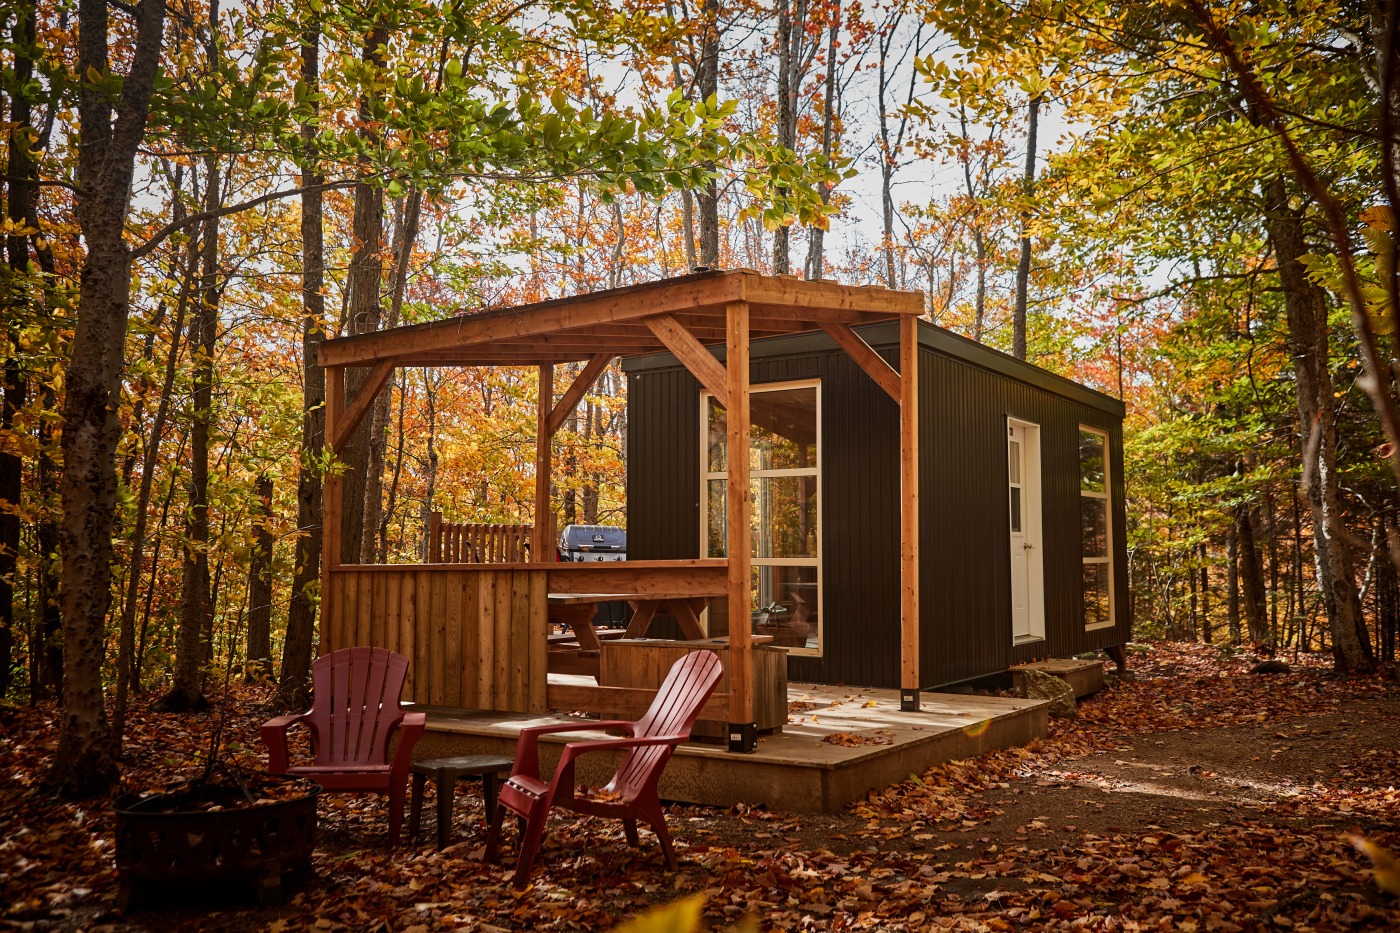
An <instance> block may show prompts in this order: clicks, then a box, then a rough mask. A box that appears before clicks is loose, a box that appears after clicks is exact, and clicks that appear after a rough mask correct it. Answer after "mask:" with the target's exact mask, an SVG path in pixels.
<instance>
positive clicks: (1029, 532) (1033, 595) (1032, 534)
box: [1003, 415, 1045, 645]
mask: <svg viewBox="0 0 1400 933" xmlns="http://www.w3.org/2000/svg"><path fill="white" fill-rule="evenodd" d="M1013 428H1020V429H1021V460H1022V470H1021V516H1022V528H1023V529H1024V530H1023V534H1024V535H1025V542H1026V544H1027V545H1029V546H1028V547H1027V548H1026V551H1027V553H1026V615H1027V623H1028V625H1027V627H1028V629H1029V630H1030V634H1028V635H1017V634H1016V619H1015V616H1014V609H1013V608H1012V607H1011V606H1010V604H1009V603H1008V609H1011V611H1012V613H1013V614H1012V616H1011V617H1010V618H1009V619H1008V621H1009V623H1010V628H1011V644H1012V645H1028V644H1032V643H1033V642H1038V641H1044V640H1045V535H1044V522H1043V517H1044V512H1043V507H1042V502H1043V499H1044V488H1045V478H1044V474H1043V473H1042V469H1041V463H1042V460H1041V456H1040V450H1041V430H1040V425H1038V424H1036V423H1035V422H1034V421H1026V420H1024V419H1022V418H1016V417H1013V416H1010V415H1008V416H1007V418H1006V430H1005V432H1004V433H1003V437H1004V438H1005V444H1006V446H1005V450H1006V483H1005V484H1004V485H1005V488H1006V490H1007V493H1006V495H1007V506H1006V508H1007V512H1006V521H1005V524H1004V525H1003V527H1004V528H1005V529H1006V538H1005V540H1006V548H1007V550H1006V551H1005V552H1004V553H1005V554H1006V555H1007V562H1008V564H1010V563H1011V551H1010V548H1011V498H1010V497H1011V432H1012V429H1013ZM1007 585H1008V597H1009V596H1010V589H1009V588H1010V585H1011V578H1010V576H1009V574H1008V577H1007Z"/></svg>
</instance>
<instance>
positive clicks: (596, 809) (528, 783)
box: [486, 651, 723, 888]
mask: <svg viewBox="0 0 1400 933" xmlns="http://www.w3.org/2000/svg"><path fill="white" fill-rule="evenodd" d="M722 675H723V667H722V665H721V664H720V660H719V656H718V655H716V654H715V653H714V652H713V651H692V652H691V653H690V654H688V655H686V656H685V657H683V658H681V659H680V660H679V661H677V662H676V663H675V664H673V665H672V666H671V670H670V672H669V673H668V674H667V675H666V680H665V681H664V682H663V683H662V684H661V689H660V690H658V691H657V693H656V699H654V700H652V703H651V708H650V709H648V710H647V712H646V715H645V716H643V717H642V718H641V719H638V720H637V721H636V722H629V721H626V720H603V721H601V722H590V723H587V724H586V725H585V724H580V725H557V726H529V727H526V728H524V729H521V730H520V739H519V742H518V743H517V744H516V748H515V768H514V770H513V771H512V772H511V776H510V778H509V779H507V781H506V782H505V784H504V785H503V786H502V787H501V790H500V793H499V794H498V795H497V797H496V812H495V813H494V814H492V817H491V830H490V833H489V834H488V835H487V837H486V861H488V862H494V861H495V860H496V851H497V846H498V845H499V844H500V840H501V824H502V823H504V821H505V816H506V813H507V812H510V813H514V814H515V815H516V816H517V817H519V818H520V819H521V820H522V826H521V836H520V858H519V861H517V862H516V865H515V886H516V887H517V888H523V887H525V884H526V882H528V881H529V878H530V870H531V868H532V867H533V866H534V862H535V853H536V852H537V851H538V850H539V845H540V838H541V837H542V836H543V835H544V824H545V819H546V818H547V817H548V816H549V809H550V807H554V806H561V807H567V808H569V809H570V810H574V811H577V812H579V813H587V814H589V815H592V816H603V817H609V818H612V819H620V820H622V826H623V830H624V832H626V834H627V842H628V844H629V845H633V846H636V845H638V844H639V843H638V839H637V820H639V819H642V820H646V822H647V823H649V824H650V825H651V828H652V829H653V830H654V831H655V832H656V838H657V839H659V840H660V841H661V850H662V852H664V853H665V856H666V865H667V866H668V867H669V868H670V869H671V870H672V871H674V870H675V868H676V853H675V850H674V849H673V848H672V846H671V836H670V834H669V833H668V832H667V831H666V816H665V814H664V813H663V812H662V810H661V800H660V798H659V797H658V796H657V792H656V785H657V782H658V781H659V780H660V779H661V771H662V769H664V768H665V767H666V762H667V761H669V760H670V759H671V752H673V751H675V748H676V746H677V745H678V744H680V743H681V742H683V741H685V740H686V739H688V738H690V730H691V728H692V727H693V726H694V725H695V720H696V718H697V717H698V716H699V715H700V708H701V707H702V706H704V705H705V701H706V700H708V699H709V698H710V694H711V693H713V692H714V690H715V686H716V685H717V684H718V683H719V680H720V677H721V676H722ZM596 729H623V730H626V731H627V732H628V733H629V734H630V737H629V738H620V739H594V740H591V741H586V742H571V743H569V744H568V745H565V746H564V752H563V754H562V755H561V756H560V758H559V764H558V765H557V766H556V767H555V769H554V778H553V780H551V781H549V782H548V783H546V782H545V781H543V780H542V779H541V778H540V764H539V738H540V736H542V735H550V734H554V733H561V732H581V731H585V730H587V731H592V730H596ZM609 749H627V750H628V751H627V756H626V757H625V758H623V759H622V765H621V766H620V767H619V768H618V769H617V773H616V774H615V775H613V779H612V780H611V781H610V782H608V785H607V786H606V787H604V788H603V793H602V795H600V797H597V798H593V797H580V796H578V794H577V793H576V792H575V787H574V763H575V762H576V761H577V759H578V758H579V756H580V755H584V754H587V753H588V752H597V751H606V750H609Z"/></svg>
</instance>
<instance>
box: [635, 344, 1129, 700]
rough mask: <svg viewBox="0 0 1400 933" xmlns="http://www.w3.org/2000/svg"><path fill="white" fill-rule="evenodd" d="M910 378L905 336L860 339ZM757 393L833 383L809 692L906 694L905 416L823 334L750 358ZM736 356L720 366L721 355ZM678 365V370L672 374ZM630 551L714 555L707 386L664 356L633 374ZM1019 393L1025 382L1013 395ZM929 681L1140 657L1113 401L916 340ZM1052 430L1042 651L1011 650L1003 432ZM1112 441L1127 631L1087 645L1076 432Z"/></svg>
mask: <svg viewBox="0 0 1400 933" xmlns="http://www.w3.org/2000/svg"><path fill="white" fill-rule="evenodd" d="M862 333H863V334H864V335H865V337H866V339H867V340H868V341H869V342H870V343H871V344H872V345H873V346H874V347H875V348H876V349H877V350H878V351H880V353H881V355H882V356H884V357H885V358H886V359H887V360H889V361H890V363H891V365H895V366H897V364H898V353H897V327H896V326H893V325H878V326H873V327H870V328H864V329H862ZM752 352H753V359H752V366H751V378H752V380H753V382H754V383H755V384H757V383H765V382H787V381H792V380H800V379H813V378H815V379H820V380H821V383H822V388H821V405H822V441H823V448H822V451H821V456H822V466H821V472H822V490H821V492H822V501H821V508H822V549H823V553H822V564H823V566H822V588H823V596H822V599H823V605H822V618H823V626H824V646H823V654H822V656H821V657H808V656H802V655H793V656H792V657H791V659H790V661H789V676H790V678H791V679H792V680H795V681H811V682H818V683H835V684H851V685H853V686H867V685H868V686H881V687H898V686H899V511H898V509H899V413H898V408H897V406H896V404H895V402H894V401H893V400H892V399H890V398H889V396H887V395H885V393H883V392H882V391H880V389H879V388H877V387H876V385H875V383H874V382H873V381H872V380H871V379H870V378H869V377H868V376H866V375H865V373H864V372H862V371H861V370H860V369H859V367H857V366H856V364H855V363H854V362H852V361H851V360H850V359H849V357H847V356H846V355H845V353H844V352H842V351H840V350H839V349H837V348H836V347H835V346H834V344H832V343H831V341H830V340H829V338H827V337H826V336H825V335H802V336H800V337H786V338H776V339H774V340H768V341H756V342H755V343H754V345H753V351H752ZM721 354H722V351H721ZM668 364H669V365H668ZM625 368H626V369H627V370H628V412H629V415H628V439H627V447H628V450H627V463H628V482H627V502H628V552H629V556H630V557H632V558H634V559H638V560H645V559H679V558H693V557H699V556H702V555H700V553H699V552H700V406H699V394H700V386H699V383H697V382H696V380H695V379H694V378H693V377H692V376H691V375H690V374H689V373H687V372H685V371H684V370H683V369H680V368H678V367H676V366H675V364H674V361H673V360H670V359H669V358H667V357H664V356H662V357H648V358H642V359H633V360H629V361H627V364H626V366H625ZM1017 376H1021V377H1022V378H1016V377H1017ZM919 378H920V389H919V391H920V400H919V410H920V428H919V434H920V436H919V446H920V465H921V481H920V493H921V499H922V513H921V515H920V522H919V526H920V543H921V577H920V589H921V596H920V599H921V611H920V614H921V626H920V628H921V637H920V654H921V657H920V672H921V678H920V679H921V682H922V683H923V684H924V685H925V686H939V685H944V684H950V683H955V682H958V681H962V680H967V679H970V678H974V677H979V676H983V675H987V674H993V673H997V672H999V671H1002V670H1005V669H1006V667H1007V666H1008V665H1009V664H1012V663H1017V662H1020V661H1026V660H1033V659H1036V658H1044V657H1065V656H1069V655H1072V654H1077V653H1080V652H1083V651H1087V650H1092V649H1096V648H1102V647H1105V646H1107V645H1116V644H1123V643H1125V642H1126V641H1127V640H1128V634H1127V633H1128V631H1129V629H1130V620H1129V617H1128V612H1129V608H1128V598H1127V586H1126V582H1127V550H1126V547H1125V544H1124V537H1123V535H1124V529H1125V520H1124V506H1123V501H1124V486H1123V474H1122V462H1123V457H1122V414H1121V411H1122V409H1121V405H1119V403H1117V402H1116V401H1115V400H1112V399H1109V398H1107V397H1105V396H1101V395H1099V394H1098V393H1094V392H1090V391H1089V390H1087V389H1084V388H1083V387H1081V386H1077V385H1074V384H1073V383H1070V382H1068V381H1066V380H1061V379H1059V377H1055V376H1052V375H1051V374H1049V373H1045V372H1044V371H1043V370H1039V369H1036V368H1035V367H1030V366H1027V365H1026V364H1023V363H1019V362H1017V361H1015V360H1011V359H1010V358H1008V357H1005V356H1004V355H1003V354H1000V353H997V352H996V351H993V350H988V349H986V348H983V347H980V346H977V345H975V344H972V343H971V342H970V341H965V340H962V339H961V338H957V337H955V336H954V335H952V334H949V333H947V332H946V331H941V330H939V329H937V328H935V327H933V326H932V325H927V324H923V325H922V326H921V327H920V373H919ZM1008 417H1014V418H1018V419H1021V420H1024V421H1030V422H1033V423H1036V424H1039V425H1040V428H1041V476H1042V503H1043V505H1042V529H1043V534H1042V542H1043V555H1044V559H1045V561H1046V563H1045V607H1046V639H1045V640H1044V641H1042V642H1034V643H1031V644H1028V645H1023V646H1020V647H1015V648H1013V646H1012V644H1011V634H1010V632H1011V621H1010V556H1009V547H1008V539H1007V526H1008V514H1007V509H1008V504H1007V491H1006V490H1007V487H1006V440H1005V436H1006V419H1007V418H1008ZM1081 423H1082V424H1086V425H1090V426H1093V427H1097V428H1100V429H1103V430H1106V431H1107V432H1108V435H1109V449H1110V470H1111V472H1112V483H1113V493H1114V494H1113V508H1112V522H1113V531H1112V534H1113V552H1114V553H1113V556H1114V597H1115V602H1116V609H1115V611H1116V613H1117V616H1116V618H1117V620H1118V624H1117V625H1115V626H1114V627H1113V628H1110V629H1105V630H1102V631H1098V632H1085V631H1083V628H1082V625H1081V624H1080V621H1079V620H1080V617H1081V616H1080V607H1079V588H1080V582H1081V564H1080V526H1079V487H1078V443H1079V433H1078V432H1079V425H1080V424H1081Z"/></svg>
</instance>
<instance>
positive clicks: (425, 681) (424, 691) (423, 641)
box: [413, 573, 433, 703]
mask: <svg viewBox="0 0 1400 933" xmlns="http://www.w3.org/2000/svg"><path fill="white" fill-rule="evenodd" d="M416 577H417V579H416V580H414V581H413V582H414V585H413V617H414V619H416V620H417V622H416V624H415V626H414V628H415V629H416V630H417V633H418V645H417V647H416V648H415V649H414V661H413V663H414V664H415V665H416V666H417V668H418V694H417V699H418V702H419V703H432V702H433V670H432V658H433V644H432V640H433V639H432V628H431V627H430V625H429V623H428V620H429V619H431V618H432V616H430V615H429V614H428V605H429V604H428V577H429V574H426V573H419V574H416Z"/></svg>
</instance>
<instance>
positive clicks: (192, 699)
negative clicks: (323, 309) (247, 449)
mask: <svg viewBox="0 0 1400 933" xmlns="http://www.w3.org/2000/svg"><path fill="white" fill-rule="evenodd" d="M217 15H218V4H217V2H216V3H215V4H214V5H213V6H212V7H211V8H210V16H211V19H214V18H216V17H217ZM213 52H214V50H212V49H211V52H210V61H211V62H212V61H214V60H215V59H214V54H213ZM222 187H223V182H222V172H221V171H220V165H219V161H218V157H217V156H214V155H210V156H208V157H206V158H205V160H204V209H205V210H206V211H215V210H217V209H218V207H219V204H220V200H221V190H222ZM200 267H201V268H200V287H199V291H200V294H199V307H198V308H197V309H196V313H195V315H194V317H193V319H192V320H191V321H190V331H191V333H190V346H191V348H192V350H193V353H192V354H191V356H192V362H193V369H194V391H193V394H192V397H191V405H190V409H191V410H190V416H189V423H190V463H189V466H190V485H189V502H188V504H187V505H186V510H187V511H186V519H185V559H184V568H183V571H182V573H181V577H180V579H181V585H180V629H179V635H178V637H177V639H176V645H175V681H174V683H173V684H172V685H171V688H170V692H169V693H168V694H166V696H165V698H164V699H163V700H162V702H161V705H162V706H163V707H164V708H165V709H167V710H172V711H180V710H189V709H199V708H202V707H204V706H207V705H208V701H207V700H206V699H205V698H204V674H205V665H206V664H207V663H208V660H209V653H210V638H211V637H212V635H213V625H214V599H213V593H212V592H211V584H210V579H209V543H210V539H209V441H210V434H211V433H212V431H213V428H214V417H215V415H214V349H215V347H214V343H215V340H216V339H217V336H218V332H219V293H220V286H219V218H218V217H211V218H210V219H209V220H208V221H207V222H206V223H205V225H204V237H203V241H202V243H201V249H200Z"/></svg>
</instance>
